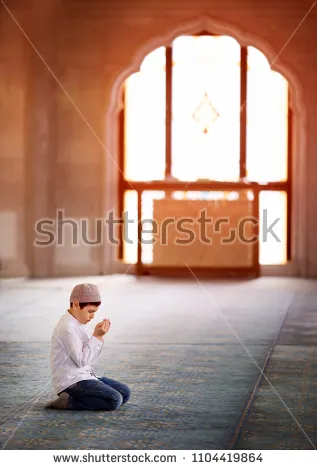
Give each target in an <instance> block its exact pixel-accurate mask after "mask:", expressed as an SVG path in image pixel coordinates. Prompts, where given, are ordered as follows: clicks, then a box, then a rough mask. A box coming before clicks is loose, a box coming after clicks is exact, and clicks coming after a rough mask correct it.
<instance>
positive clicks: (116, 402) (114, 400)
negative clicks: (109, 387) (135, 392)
mask: <svg viewBox="0 0 317 470" xmlns="http://www.w3.org/2000/svg"><path fill="white" fill-rule="evenodd" d="M122 402H123V398H122V395H121V394H120V393H119V392H114V393H113V396H112V397H111V404H110V411H114V410H117V409H118V408H120V406H121V405H122Z"/></svg>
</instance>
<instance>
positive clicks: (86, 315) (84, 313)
mask: <svg viewBox="0 0 317 470" xmlns="http://www.w3.org/2000/svg"><path fill="white" fill-rule="evenodd" d="M98 308H99V307H95V306H94V305H86V307H83V308H82V309H81V308H80V305H79V302H77V301H75V302H74V303H73V312H74V314H75V315H76V319H77V320H78V321H79V322H80V323H82V324H83V325H87V323H89V322H90V321H91V320H93V319H94V317H95V313H96V312H97V310H98Z"/></svg>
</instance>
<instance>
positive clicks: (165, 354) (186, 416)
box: [0, 275, 317, 450]
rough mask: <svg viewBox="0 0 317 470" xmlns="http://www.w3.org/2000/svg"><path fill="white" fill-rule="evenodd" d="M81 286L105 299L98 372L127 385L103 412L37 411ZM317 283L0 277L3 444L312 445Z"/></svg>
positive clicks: (47, 394)
mask: <svg viewBox="0 0 317 470" xmlns="http://www.w3.org/2000/svg"><path fill="white" fill-rule="evenodd" d="M84 281H86V282H95V283H97V284H98V285H99V287H100V290H101V293H102V296H103V305H102V307H101V309H100V310H99V312H100V315H99V316H97V318H96V320H95V323H96V322H97V321H99V318H104V317H105V316H107V317H109V318H110V319H111V330H110V331H109V333H108V335H107V337H106V347H105V348H104V351H103V353H102V354H101V355H100V357H99V360H98V363H97V364H96V367H95V371H96V372H97V373H98V374H102V375H105V376H108V377H111V378H115V379H117V380H120V381H122V382H125V383H127V384H128V385H129V386H130V388H131V389H132V396H131V401H130V402H128V403H127V404H126V405H125V406H123V407H122V408H121V409H119V410H118V411H115V412H111V413H104V412H73V411H72V412H70V411H63V412H61V411H54V410H47V409H44V405H45V403H46V401H47V400H49V399H51V398H52V397H54V392H53V389H52V385H51V381H50V369H49V342H50V337H51V334H52V331H53V328H54V326H55V324H56V322H57V321H58V319H59V317H60V316H61V315H62V314H63V313H64V311H65V309H66V308H67V307H68V298H69V293H70V290H71V288H72V287H73V285H74V284H75V283H77V282H84ZM316 285H317V281H312V280H296V279H283V278H260V279H256V280H241V281H238V280H236V281H235V280H230V281H224V280H222V281H208V280H206V279H204V280H201V281H200V282H197V281H196V280H194V279H193V280H189V279H188V280H184V279H182V280H176V279H174V280H173V279H162V278H161V279H156V278H153V277H144V278H141V279H137V278H135V277H134V276H130V275H126V276H109V277H96V278H91V277H89V278H85V279H83V278H81V279H78V278H77V279H75V278H73V279H71V278H67V279H52V280H36V281H24V280H2V281H1V280H0V393H1V405H2V406H1V407H0V446H1V448H3V449H97V450H98V449H109V450H111V449H119V450H120V449H135V450H138V449H160V450H165V449H185V450H186V449H190V450H191V449H194V450H196V449H201V450H203V449H205V450H206V449H230V448H235V449H314V448H315V445H316V443H317V434H316V430H317V417H316V415H315V412H316V400H315V398H316V396H317V390H316V385H317V354H316V340H317V329H316V326H317V318H316V314H315V312H316V306H315V305H317V290H316ZM90 329H93V325H91V326H90ZM263 369H264V373H263V374H262V372H263Z"/></svg>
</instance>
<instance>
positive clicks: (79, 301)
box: [45, 284, 131, 411]
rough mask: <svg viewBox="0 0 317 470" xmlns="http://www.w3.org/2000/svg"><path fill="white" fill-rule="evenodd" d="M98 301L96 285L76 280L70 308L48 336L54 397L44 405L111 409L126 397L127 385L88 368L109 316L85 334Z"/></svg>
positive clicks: (67, 407)
mask: <svg viewBox="0 0 317 470" xmlns="http://www.w3.org/2000/svg"><path fill="white" fill-rule="evenodd" d="M100 304H101V298H100V293H99V290H98V287H97V286H96V285H94V284H78V285H77V286H75V287H74V289H73V290H72V293H71V296H70V308H69V309H68V310H67V311H66V312H65V314H64V315H63V316H62V317H61V319H60V320H59V322H58V324H57V325H56V327H55V329H54V332H53V336H52V345H51V369H52V381H53V386H54V389H55V391H56V393H57V395H58V398H57V399H56V400H54V401H52V402H50V403H48V404H47V405H46V406H45V408H55V409H60V410H66V409H68V410H104V411H113V410H116V409H117V408H119V407H120V406H121V405H122V404H124V403H126V402H127V401H128V400H129V398H130V393H131V392H130V389H129V387H127V386H126V385H124V384H122V383H120V382H117V381H115V380H112V379H109V378H107V377H97V376H95V375H94V374H93V373H92V370H91V367H92V363H93V362H94V361H95V360H96V359H97V357H98V356H99V354H100V352H101V350H102V348H103V345H104V339H103V337H104V335H105V334H106V333H107V332H108V331H109V328H110V320H107V319H104V320H103V321H102V322H100V323H98V324H97V325H96V327H95V329H94V333H93V336H92V337H91V338H89V337H88V335H87V332H86V328H85V325H87V324H88V323H89V322H90V321H91V320H93V318H94V316H95V313H96V312H97V310H98V308H99V306H100Z"/></svg>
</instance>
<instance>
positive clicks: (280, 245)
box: [118, 32, 292, 274]
mask: <svg viewBox="0 0 317 470" xmlns="http://www.w3.org/2000/svg"><path fill="white" fill-rule="evenodd" d="M123 104H124V106H123V108H122V110H121V112H120V115H119V121H120V124H119V127H120V141H119V149H120V151H119V153H120V168H121V169H122V174H121V175H120V176H119V212H120V213H124V212H126V211H127V212H128V215H129V219H130V222H132V220H134V222H133V223H132V224H131V225H130V226H129V225H128V224H126V227H129V230H128V231H127V230H126V227H122V230H121V238H122V243H121V245H120V249H119V250H118V259H120V260H121V261H122V262H123V263H132V264H136V266H137V268H138V271H139V272H145V271H147V270H148V271H155V269H156V268H160V269H161V268H167V269H168V270H170V269H173V268H177V269H179V268H181V267H185V263H186V262H188V264H190V265H191V266H193V267H194V268H198V267H200V268H202V269H206V270H208V271H216V272H219V271H221V272H232V271H234V272H247V273H250V272H251V273H255V274H258V273H259V268H260V266H261V265H265V264H276V265H282V264H285V263H287V262H288V261H289V260H290V259H291V253H292V249H291V204H292V201H291V200H292V197H291V195H292V186H291V163H292V162H291V138H292V113H291V109H290V91H289V87H288V83H287V81H286V79H285V78H284V77H283V76H282V75H281V74H280V73H278V72H276V71H273V70H271V68H270V65H269V63H268V61H267V59H266V57H265V56H264V55H263V54H262V53H261V52H260V51H259V50H257V49H256V48H254V47H252V46H241V45H240V44H239V43H238V42H237V41H236V40H235V39H234V38H232V37H230V36H227V35H220V34H215V35H214V34H210V33H206V32H202V33H200V34H195V35H185V36H178V37H177V38H176V39H174V40H173V41H172V43H171V44H170V45H168V46H161V47H159V48H157V49H155V50H154V51H152V52H151V53H150V54H148V55H147V56H146V57H145V59H144V60H143V62H142V65H141V67H140V71H138V72H136V73H134V74H132V75H131V76H130V77H128V78H127V79H126V81H125V83H124V86H123ZM160 201H161V202H160ZM207 207H208V208H209V209H210V211H209V213H208V214H206V215H207V217H208V216H210V215H211V218H212V221H211V222H207V223H209V224H210V225H209V228H211V231H212V234H211V232H210V230H209V232H208V229H207V232H208V236H207V232H206V225H205V228H204V232H205V233H204V240H201V229H202V225H201V224H200V225H199V228H200V232H199V233H200V235H199V236H198V237H197V234H198V232H197V225H196V226H195V228H193V227H191V228H192V234H194V238H195V240H194V243H193V240H191V237H190V236H189V237H188V236H187V238H186V237H184V236H183V238H180V237H178V238H177V239H178V240H184V239H185V242H186V240H190V243H187V244H186V243H185V242H181V243H179V246H177V247H176V248H175V227H174V231H173V228H171V227H169V229H168V230H169V231H170V230H172V233H173V235H174V238H173V236H172V239H173V240H172V242H171V243H170V245H169V243H168V242H166V240H165V243H162V237H163V234H162V231H161V227H162V223H164V221H166V219H167V218H169V216H170V215H175V211H176V212H177V214H178V216H179V217H181V218H183V219H184V218H185V219H186V220H184V222H186V221H187V223H188V221H189V220H191V221H193V219H197V216H198V214H201V210H204V209H205V208H207ZM207 212H208V211H207ZM137 214H139V215H137ZM179 217H178V219H177V222H179ZM138 219H139V221H140V219H142V220H144V219H151V220H152V221H154V223H153V222H152V223H151V224H150V225H151V228H152V232H153V228H154V224H156V227H155V230H154V231H155V233H154V235H155V237H154V239H155V240H156V243H149V241H150V240H149V239H148V240H146V241H145V243H144V236H143V234H142V233H141V228H140V225H141V224H139V225H138V223H137V222H138ZM277 219H279V220H278V221H277V222H276V223H274V221H275V220H277ZM208 220H210V219H209V218H208ZM241 220H242V221H243V230H242V238H241V233H240V228H241ZM217 221H218V222H219V224H218V232H217V230H216V232H217V235H215V223H216V226H217ZM255 221H259V224H255ZM272 223H273V226H272ZM174 225H175V224H174ZM220 226H222V228H223V230H222V233H220V232H221V231H220V230H219V228H220ZM144 227H145V225H143V228H144ZM238 227H239V228H238ZM270 227H271V230H270ZM165 228H166V227H165ZM178 228H179V227H178ZM187 228H188V225H187ZM182 229H183V231H182V233H183V234H184V232H185V227H184V226H182ZM168 230H167V231H164V236H165V235H166V233H167V232H168ZM233 230H235V231H236V232H235V233H236V234H238V236H237V237H235V240H234V243H232V242H231V243H228V240H230V239H231V238H230V234H231V233H232V231H233ZM143 232H145V230H143ZM146 232H147V233H149V230H148V229H146ZM124 233H125V236H124ZM186 233H187V234H188V232H186ZM152 235H153V233H151V234H150V237H148V238H150V239H151V238H152V239H153V237H152ZM206 236H207V240H208V241H209V242H210V240H211V243H209V244H208V243H206V241H205V239H206ZM165 238H166V237H165ZM138 239H142V240H143V244H140V243H138ZM197 239H199V240H198V242H199V243H197ZM255 239H257V241H255ZM223 240H226V243H225V244H224V243H223ZM202 241H203V243H201V242H202ZM250 241H251V243H250ZM246 242H247V243H246ZM163 245H164V249H162V246H163ZM157 247H159V248H157ZM176 252H177V255H176V257H175V256H174V255H175V253H176ZM181 252H182V253H183V255H182V254H181ZM186 260H188V261H186ZM196 261H197V262H196Z"/></svg>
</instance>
